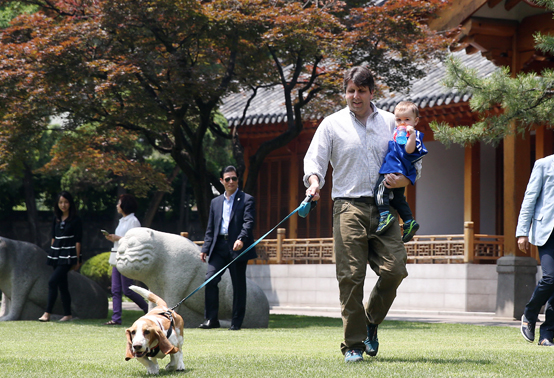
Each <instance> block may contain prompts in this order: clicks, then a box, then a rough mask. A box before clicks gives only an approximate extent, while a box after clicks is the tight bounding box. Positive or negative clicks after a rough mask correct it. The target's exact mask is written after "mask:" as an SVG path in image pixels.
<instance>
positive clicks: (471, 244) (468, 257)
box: [464, 222, 475, 263]
mask: <svg viewBox="0 0 554 378" xmlns="http://www.w3.org/2000/svg"><path fill="white" fill-rule="evenodd" d="M473 226H474V224H473V222H464V262H465V263H472V262H473V258H474V257H475V239H474V238H475V229H474V228H473Z"/></svg>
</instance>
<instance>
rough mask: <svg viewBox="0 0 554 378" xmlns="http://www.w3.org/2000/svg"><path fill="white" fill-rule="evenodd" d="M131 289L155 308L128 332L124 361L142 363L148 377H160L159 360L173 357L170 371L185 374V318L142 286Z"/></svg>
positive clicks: (167, 367)
mask: <svg viewBox="0 0 554 378" xmlns="http://www.w3.org/2000/svg"><path fill="white" fill-rule="evenodd" d="M130 289H131V290H133V291H135V292H137V293H139V294H140V295H142V296H143V297H144V298H145V299H147V300H149V301H150V302H153V303H155V304H156V307H154V308H153V309H152V310H150V311H149V312H148V314H146V315H144V316H142V317H140V318H138V319H137V321H135V322H134V323H133V325H132V326H131V328H128V329H127V330H126V331H125V333H126V335H127V350H126V352H125V360H126V361H129V360H130V359H132V358H136V359H137V360H138V361H139V362H140V363H142V364H143V365H144V366H145V367H146V370H147V372H148V374H158V373H159V371H160V367H159V365H158V358H164V357H165V356H166V355H168V354H169V355H171V356H170V357H171V361H170V362H169V363H168V364H167V366H166V367H165V369H166V370H168V371H174V370H177V371H179V370H185V364H184V363H183V351H182V347H183V325H184V322H183V318H182V317H181V315H179V314H178V313H176V312H175V311H173V310H170V309H168V307H167V304H166V303H165V301H164V300H163V299H161V298H160V297H158V296H157V295H156V294H154V293H152V292H151V291H149V290H146V289H144V288H142V287H139V286H130Z"/></svg>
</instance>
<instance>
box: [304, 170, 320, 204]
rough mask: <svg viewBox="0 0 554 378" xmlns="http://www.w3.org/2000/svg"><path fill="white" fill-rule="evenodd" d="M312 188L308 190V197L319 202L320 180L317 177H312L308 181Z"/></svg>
mask: <svg viewBox="0 0 554 378" xmlns="http://www.w3.org/2000/svg"><path fill="white" fill-rule="evenodd" d="M308 181H309V182H310V186H309V187H308V189H306V196H312V201H314V202H316V201H317V200H319V178H318V177H317V176H316V175H312V176H310V178H309V179H308Z"/></svg>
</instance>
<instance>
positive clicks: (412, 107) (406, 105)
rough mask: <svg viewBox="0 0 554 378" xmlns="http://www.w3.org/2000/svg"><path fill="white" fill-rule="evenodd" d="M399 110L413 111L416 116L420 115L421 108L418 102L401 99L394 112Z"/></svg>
mask: <svg viewBox="0 0 554 378" xmlns="http://www.w3.org/2000/svg"><path fill="white" fill-rule="evenodd" d="M396 111H399V112H408V111H411V112H413V113H414V114H415V116H416V117H419V109H418V107H417V105H416V104H414V103H413V102H411V101H400V102H399V103H398V104H397V105H396V107H395V108H394V113H396Z"/></svg>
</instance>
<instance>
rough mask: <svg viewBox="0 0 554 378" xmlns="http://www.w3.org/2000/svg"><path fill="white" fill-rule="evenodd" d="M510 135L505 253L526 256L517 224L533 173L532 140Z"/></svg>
mask: <svg viewBox="0 0 554 378" xmlns="http://www.w3.org/2000/svg"><path fill="white" fill-rule="evenodd" d="M530 139H531V138H530V137H529V133H526V135H525V139H523V138H522V137H521V136H519V135H518V136H516V135H510V136H508V137H506V138H504V248H505V249H504V255H505V256H525V254H524V253H522V252H521V251H520V250H519V248H518V247H517V240H516V226H517V218H518V216H519V210H520V208H521V202H522V201H523V195H524V194H525V188H526V187H527V182H528V181H529V176H530V175H531V156H530V154H531V142H530Z"/></svg>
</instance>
